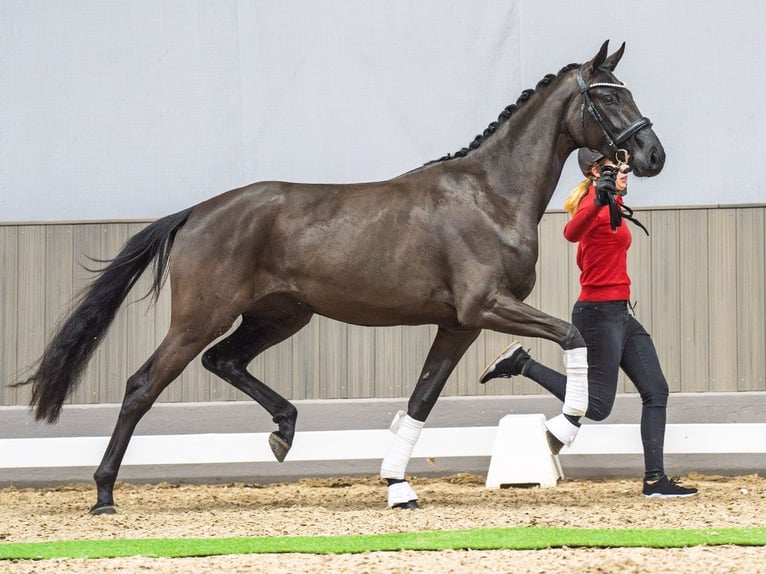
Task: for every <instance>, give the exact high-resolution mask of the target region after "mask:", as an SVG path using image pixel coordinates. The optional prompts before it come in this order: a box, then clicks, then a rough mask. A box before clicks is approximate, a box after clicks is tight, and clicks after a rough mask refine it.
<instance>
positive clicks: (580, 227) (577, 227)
mask: <svg viewBox="0 0 766 574" xmlns="http://www.w3.org/2000/svg"><path fill="white" fill-rule="evenodd" d="M594 197H595V195H594V193H593V190H592V189H591V190H590V191H588V194H587V195H585V196H584V197H583V198H582V200H581V201H580V205H579V206H578V207H577V211H576V212H575V214H574V215H573V216H572V219H570V220H569V221H568V222H567V224H566V225H565V226H564V237H565V238H566V239H567V241H571V242H572V243H577V242H578V241H580V240H581V239H582V238H583V237H584V236H585V234H586V233H588V231H590V229H591V228H592V227H593V226H594V225H595V224H596V214H597V213H598V212H599V210H600V209H601V208H602V207H604V206H603V205H596V204H595V203H594V202H593V199H594Z"/></svg>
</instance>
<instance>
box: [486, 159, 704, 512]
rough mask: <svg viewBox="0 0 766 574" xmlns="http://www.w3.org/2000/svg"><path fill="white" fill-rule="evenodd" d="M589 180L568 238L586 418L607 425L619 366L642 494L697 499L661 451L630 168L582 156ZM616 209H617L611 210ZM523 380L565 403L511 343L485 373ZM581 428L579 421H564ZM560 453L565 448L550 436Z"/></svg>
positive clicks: (581, 188)
mask: <svg viewBox="0 0 766 574" xmlns="http://www.w3.org/2000/svg"><path fill="white" fill-rule="evenodd" d="M577 159H578V163H579V164H580V169H581V171H582V172H583V175H584V176H585V178H586V179H585V180H583V182H582V183H580V185H578V186H577V187H576V188H575V189H574V190H573V191H572V193H570V194H569V196H568V197H567V198H566V200H565V201H564V208H565V209H566V210H567V211H568V212H569V213H570V214H571V215H572V218H571V219H570V220H569V222H568V223H567V224H566V226H565V227H564V237H566V239H567V240H569V241H571V242H573V243H578V247H577V265H578V267H579V268H580V285H581V292H580V296H579V298H578V300H577V302H576V303H575V305H574V308H573V310H572V323H573V324H574V325H575V327H577V328H578V329H579V331H580V333H581V334H582V336H583V337H584V338H585V341H586V344H587V348H588V365H589V368H588V409H587V412H586V413H585V416H586V417H588V418H589V419H592V420H595V421H601V420H604V419H605V418H606V417H607V416H608V415H609V413H610V412H611V410H612V406H613V405H614V399H615V395H616V393H617V376H618V371H619V369H620V367H622V369H623V370H624V371H625V373H626V374H627V375H628V377H629V378H630V380H631V381H632V382H633V384H634V385H635V386H636V389H637V390H638V392H639V393H640V395H641V401H642V404H643V407H642V412H641V441H642V443H643V448H644V465H645V475H644V487H643V493H644V495H645V496H647V497H661V498H674V497H682V496H692V495H694V494H697V489H696V488H687V487H684V486H681V485H679V484H678V483H677V482H676V480H675V479H669V478H668V477H667V475H666V474H665V470H664V461H663V458H664V457H663V446H664V441H665V420H666V407H667V401H668V384H667V382H666V380H665V377H664V375H663V374H662V369H661V368H660V362H659V359H658V358H657V352H656V350H655V348H654V344H653V343H652V339H651V337H650V336H649V334H648V333H647V332H646V330H645V329H644V328H643V327H642V326H641V324H640V323H639V322H638V320H637V319H636V318H635V317H634V316H633V314H632V309H631V308H630V305H629V300H630V278H629V277H628V273H627V256H628V248H629V247H630V243H631V234H630V230H629V229H628V226H627V225H622V224H621V223H622V221H621V218H620V217H619V215H618V211H619V210H620V209H621V208H622V197H623V196H624V195H625V193H626V189H627V182H628V173H629V172H630V167H629V166H628V165H627V163H625V164H622V165H620V166H616V165H615V164H614V163H613V162H611V161H610V160H608V159H606V158H604V157H603V156H602V155H601V154H599V153H597V152H594V151H592V150H588V149H581V150H580V151H579V153H578V155H577ZM610 204H614V205H610ZM513 375H524V376H525V377H528V378H530V379H532V380H533V381H535V382H537V383H539V384H540V385H542V386H543V387H545V388H546V389H547V390H548V391H550V392H551V393H553V394H554V395H555V396H556V397H557V398H558V399H559V400H561V401H564V396H565V391H566V383H567V381H566V377H565V376H564V375H562V374H560V373H558V372H556V371H554V370H552V369H550V368H548V367H546V366H545V365H542V364H540V363H538V362H536V361H534V360H533V359H531V358H530V356H529V355H528V354H527V353H526V352H525V351H524V349H522V348H521V345H520V344H519V343H518V342H515V343H513V344H511V345H510V346H509V347H508V348H507V349H506V350H505V351H504V352H503V353H502V354H501V355H500V356H499V357H498V358H497V359H496V360H495V362H494V363H493V364H491V365H490V366H489V367H487V369H486V370H485V372H484V373H483V374H482V377H481V382H482V383H486V382H487V381H488V380H490V379H494V378H497V377H511V376H513ZM564 416H566V417H567V419H568V420H569V421H570V422H571V423H573V424H575V425H576V426H579V424H580V423H579V417H574V416H571V415H564ZM548 439H549V442H550V443H551V450H552V451H553V452H554V454H555V453H558V451H559V450H560V449H561V447H562V446H563V444H562V443H561V442H559V441H558V440H557V439H556V438H555V437H554V436H553V435H551V434H550V433H548Z"/></svg>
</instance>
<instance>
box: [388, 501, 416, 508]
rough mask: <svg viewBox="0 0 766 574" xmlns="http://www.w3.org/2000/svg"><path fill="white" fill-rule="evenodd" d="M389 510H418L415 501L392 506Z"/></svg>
mask: <svg viewBox="0 0 766 574" xmlns="http://www.w3.org/2000/svg"><path fill="white" fill-rule="evenodd" d="M391 508H402V509H404V510H416V509H418V508H420V506H418V501H417V500H408V501H407V502H399V503H398V504H394V505H393V506H392V507H391Z"/></svg>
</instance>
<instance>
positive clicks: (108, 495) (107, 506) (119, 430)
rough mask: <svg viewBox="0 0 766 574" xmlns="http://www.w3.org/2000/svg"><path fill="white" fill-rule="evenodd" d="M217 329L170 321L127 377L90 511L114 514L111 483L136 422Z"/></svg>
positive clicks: (98, 473)
mask: <svg viewBox="0 0 766 574" xmlns="http://www.w3.org/2000/svg"><path fill="white" fill-rule="evenodd" d="M216 333H220V330H219V329H204V328H202V327H200V326H199V325H194V326H192V327H188V328H187V326H181V327H178V326H176V327H174V326H173V325H172V324H171V327H170V330H169V331H168V333H167V335H166V336H165V338H164V340H163V341H162V343H161V344H160V346H159V347H158V348H157V350H155V351H154V353H153V354H152V356H151V357H150V358H149V359H148V360H147V361H146V363H144V364H143V365H142V366H141V368H140V369H139V370H138V371H136V373H135V374H133V375H132V376H131V377H129V378H128V383H127V386H126V389H125V397H124V398H123V401H122V406H121V408H120V414H119V416H118V417H117V422H116V424H115V427H114V431H113V432H112V437H111V439H110V440H109V446H108V447H107V449H106V452H105V453H104V457H103V458H102V460H101V464H100V465H99V467H98V469H97V470H96V472H95V474H94V475H93V478H94V480H95V481H96V488H97V492H98V499H97V501H96V504H95V505H94V506H93V507H92V508H91V510H90V512H91V514H94V515H95V514H114V512H115V511H114V483H115V480H116V479H117V474H118V472H119V469H120V465H121V463H122V459H123V457H124V456H125V451H126V450H127V448H128V443H129V442H130V439H131V437H132V436H133V432H134V430H135V428H136V425H137V424H138V422H139V421H140V420H141V417H143V416H144V414H146V412H147V411H148V410H149V409H150V408H151V407H152V405H153V404H154V402H155V401H156V400H157V397H158V396H159V395H160V393H161V392H162V391H163V390H164V389H165V388H166V387H167V386H168V385H169V384H170V383H171V382H173V380H174V379H175V378H176V377H178V375H180V374H181V372H182V371H183V370H184V368H185V367H186V365H188V364H189V362H190V361H191V360H192V359H193V358H194V357H195V356H196V355H197V354H198V353H199V352H200V351H202V349H204V348H205V345H207V344H208V343H209V342H210V341H212V340H213V339H214V338H215V336H216Z"/></svg>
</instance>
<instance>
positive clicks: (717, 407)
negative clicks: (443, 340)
mask: <svg viewBox="0 0 766 574" xmlns="http://www.w3.org/2000/svg"><path fill="white" fill-rule="evenodd" d="M294 404H295V405H296V406H297V408H298V411H299V415H298V429H297V433H296V439H295V440H296V442H297V441H299V440H300V433H301V431H321V430H355V429H385V428H387V427H388V425H389V424H390V422H391V420H392V418H393V416H394V413H395V412H396V411H397V410H400V409H402V410H406V407H407V401H406V399H354V400H311V401H294ZM118 411H119V405H112V404H110V405H71V406H69V405H68V406H65V407H64V410H63V413H62V416H61V420H60V421H59V423H58V424H57V425H46V424H43V423H37V422H35V421H34V420H33V418H32V416H31V414H30V412H29V410H28V409H26V408H24V407H1V408H0V440H1V439H10V438H45V437H72V436H108V435H109V434H111V431H112V428H113V427H114V423H115V421H116V420H117V414H118ZM558 412H560V403H559V402H558V401H557V400H556V399H555V398H553V397H541V396H524V397H519V396H484V397H444V398H442V399H441V400H440V401H439V402H438V403H437V405H436V407H435V408H434V411H433V412H432V414H431V416H430V417H429V419H428V422H427V427H431V428H436V427H447V428H455V427H475V426H494V425H497V423H498V422H499V420H500V419H501V418H502V417H503V416H505V415H507V414H527V413H543V414H545V415H546V416H552V415H554V414H557V413H558ZM640 412H641V402H640V398H639V397H638V396H637V395H635V394H624V395H619V396H618V397H617V400H616V403H615V407H614V410H613V412H612V415H611V416H610V417H609V419H608V420H607V421H605V422H606V423H610V424H619V423H625V424H630V423H634V424H635V423H638V422H639V421H640ZM761 422H766V393H762V392H753V393H745V392H742V393H681V394H673V395H671V397H670V404H669V408H668V423H670V424H678V423H706V424H715V423H761ZM586 424H599V423H593V422H590V421H588V422H586ZM275 428H276V427H275V425H274V423H273V422H272V421H271V417H270V416H269V415H268V413H266V412H265V411H264V410H263V409H262V408H261V407H260V406H259V405H257V404H255V403H249V402H216V403H183V404H182V403H163V404H157V405H155V406H154V408H153V409H152V410H151V411H149V413H148V414H147V415H146V416H145V417H144V419H143V420H142V421H141V423H140V424H139V426H138V428H137V430H136V435H163V434H202V433H245V432H247V433H253V432H270V431H272V430H274V429H275ZM561 463H562V466H563V468H564V472H565V474H566V476H567V477H570V478H605V477H614V476H625V477H640V476H641V475H642V473H643V458H642V456H641V455H613V454H611V455H563V454H562V455H561ZM379 466H380V461H379V460H362V461H354V460H344V461H326V462H325V461H293V462H290V461H286V462H284V463H277V462H276V461H274V462H273V463H271V462H270V463H262V462H260V463H237V464H192V465H158V466H124V467H123V468H122V469H121V472H120V477H119V478H120V480H125V481H130V482H156V481H171V482H197V483H220V482H250V483H269V482H278V481H288V480H297V479H300V478H304V477H322V476H355V475H376V474H377V473H378V470H379ZM665 466H666V471H667V472H668V474H671V475H685V474H688V473H689V472H700V473H704V474H729V475H732V474H750V473H763V472H764V471H766V454H726V453H717V454H674V455H667V456H666V465H665ZM488 467H489V457H463V458H441V459H437V460H419V459H413V460H412V461H411V463H410V465H409V467H408V474H409V475H444V474H453V473H457V472H474V473H477V474H486V472H487V469H488ZM94 471H95V466H94V467H92V468H87V467H69V468H7V469H0V485H3V486H6V485H9V484H14V485H17V486H27V485H45V484H61V483H71V482H90V481H91V480H92V479H91V476H92V474H93V472H94Z"/></svg>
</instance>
